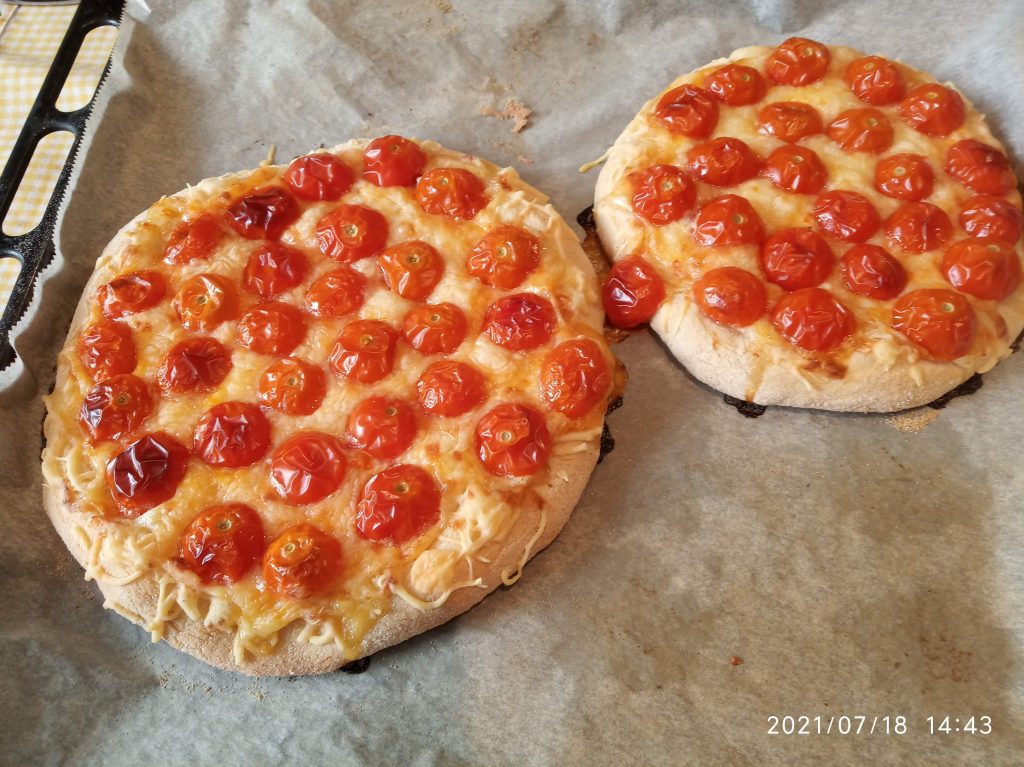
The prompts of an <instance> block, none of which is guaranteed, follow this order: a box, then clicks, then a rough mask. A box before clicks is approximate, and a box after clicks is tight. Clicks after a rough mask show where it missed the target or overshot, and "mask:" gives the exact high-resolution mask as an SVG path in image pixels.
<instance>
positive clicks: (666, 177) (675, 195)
mask: <svg viewBox="0 0 1024 767" xmlns="http://www.w3.org/2000/svg"><path fill="white" fill-rule="evenodd" d="M696 199H697V187H696V186H695V185H694V183H693V181H692V180H691V179H690V177H689V176H687V175H686V173H684V172H683V170H682V169H681V168H677V167H676V166H675V165H652V166H651V167H649V168H647V169H646V170H645V171H643V172H642V173H640V174H639V175H638V176H637V177H636V191H635V192H634V193H633V212H634V213H636V214H637V215H638V216H640V217H641V218H642V219H644V220H645V221H647V222H648V223H651V224H654V225H655V226H664V225H665V224H670V223H672V222H673V221H678V220H679V219H681V218H682V217H683V216H685V215H686V214H687V212H688V211H689V210H690V208H692V207H693V203H694V202H695V201H696Z"/></svg>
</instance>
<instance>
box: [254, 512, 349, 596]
mask: <svg viewBox="0 0 1024 767" xmlns="http://www.w3.org/2000/svg"><path fill="white" fill-rule="evenodd" d="M341 569H342V557H341V544H340V543H339V542H338V540H337V539H336V538H332V537H331V536H330V535H328V534H327V533H325V532H324V531H323V530H321V529H320V528H318V527H314V526H313V525H310V524H308V523H305V522H302V523H299V524H297V525H292V526H291V527H289V528H287V529H286V530H285V531H284V532H282V533H281V534H280V535H279V536H277V538H275V539H274V540H273V541H271V543H270V545H269V546H267V550H266V551H265V552H264V554H263V581H264V583H265V584H266V586H267V588H268V589H269V590H270V591H271V592H273V593H274V594H277V595H278V596H281V597H288V598H290V599H308V598H309V597H314V596H317V595H318V594H322V593H324V592H326V591H327V590H328V589H329V588H330V587H331V586H332V585H333V584H334V582H335V581H337V580H338V577H339V576H340V575H341Z"/></svg>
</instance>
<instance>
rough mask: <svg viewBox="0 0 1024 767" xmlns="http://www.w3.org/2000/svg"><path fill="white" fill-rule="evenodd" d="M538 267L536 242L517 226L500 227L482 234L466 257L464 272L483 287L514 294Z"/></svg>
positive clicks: (533, 237) (535, 238)
mask: <svg viewBox="0 0 1024 767" xmlns="http://www.w3.org/2000/svg"><path fill="white" fill-rule="evenodd" d="M539 263H540V240H538V239H537V237H536V235H534V234H533V232H530V231H529V230H527V229H524V228H523V227H521V226H511V225H509V224H503V225H501V226H498V227H495V228H494V229H492V230H491V231H489V232H488V233H487V234H485V235H484V236H483V237H482V238H481V239H480V241H479V242H477V243H476V245H474V246H473V248H472V250H470V251H469V255H468V256H466V271H467V272H469V273H470V274H472V275H473V276H474V277H476V278H477V279H478V280H480V282H482V283H483V284H484V285H490V286H491V287H494V288H501V289H503V290H514V289H515V288H518V287H519V285H520V284H522V282H523V280H525V279H526V278H527V277H528V276H529V275H530V273H531V272H533V270H534V269H536V268H537V265H538V264H539Z"/></svg>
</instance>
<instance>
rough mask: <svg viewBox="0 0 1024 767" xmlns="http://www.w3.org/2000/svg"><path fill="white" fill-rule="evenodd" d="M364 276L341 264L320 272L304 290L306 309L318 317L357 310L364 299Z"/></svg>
mask: <svg viewBox="0 0 1024 767" xmlns="http://www.w3.org/2000/svg"><path fill="white" fill-rule="evenodd" d="M364 290H366V278H365V277H363V275H361V274H360V273H359V272H357V271H354V270H353V269H349V268H348V267H347V266H343V267H341V268H340V269H335V270H334V271H332V272H327V273H326V274H321V275H320V276H319V277H317V278H316V279H315V280H313V284H312V285H310V286H309V290H307V291H306V300H305V306H306V311H307V312H309V313H310V314H312V315H313V316H314V317H319V318H320V319H335V318H338V317H344V316H345V315H347V314H351V313H352V312H354V311H357V310H358V309H359V307H361V306H362V305H363V301H364V299H365V297H364V295H363V291H364Z"/></svg>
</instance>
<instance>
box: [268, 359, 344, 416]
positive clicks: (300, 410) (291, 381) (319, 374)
mask: <svg viewBox="0 0 1024 767" xmlns="http://www.w3.org/2000/svg"><path fill="white" fill-rule="evenodd" d="M326 394H327V376H325V375H324V371H323V370H322V369H321V368H319V367H317V366H316V365H313V364H310V363H309V362H306V361H305V360H300V359H298V358H297V357H286V358H285V359H283V360H278V361H277V362H275V363H273V364H272V365H271V366H270V367H268V368H267V369H266V370H264V371H263V374H262V375H261V376H260V380H259V383H258V384H257V392H256V399H257V400H258V401H259V403H260V404H261V405H263V406H264V407H269V408H272V409H274V410H276V411H278V412H279V413H285V414H287V415H311V414H312V413H315V412H316V411H317V410H318V409H319V408H320V405H321V403H322V402H323V401H324V396H326Z"/></svg>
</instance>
